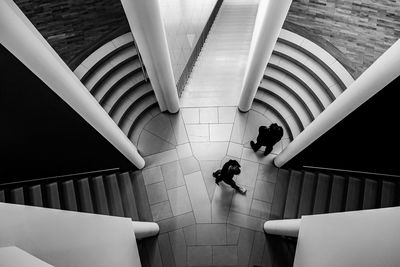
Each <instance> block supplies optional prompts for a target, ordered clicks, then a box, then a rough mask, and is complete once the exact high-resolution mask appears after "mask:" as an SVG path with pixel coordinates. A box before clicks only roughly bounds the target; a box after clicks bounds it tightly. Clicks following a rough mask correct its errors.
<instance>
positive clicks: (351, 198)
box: [345, 177, 362, 211]
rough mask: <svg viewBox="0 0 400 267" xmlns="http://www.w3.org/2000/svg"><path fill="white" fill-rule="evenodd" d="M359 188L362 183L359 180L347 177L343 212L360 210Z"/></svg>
mask: <svg viewBox="0 0 400 267" xmlns="http://www.w3.org/2000/svg"><path fill="white" fill-rule="evenodd" d="M361 187H362V183H361V180H360V179H358V178H354V177H349V179H348V183H347V194H346V205H345V211H352V210H359V209H360V197H361Z"/></svg>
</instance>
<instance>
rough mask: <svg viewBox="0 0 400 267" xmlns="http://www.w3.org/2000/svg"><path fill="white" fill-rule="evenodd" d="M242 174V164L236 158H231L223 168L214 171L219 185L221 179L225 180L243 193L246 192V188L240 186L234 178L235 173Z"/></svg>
mask: <svg viewBox="0 0 400 267" xmlns="http://www.w3.org/2000/svg"><path fill="white" fill-rule="evenodd" d="M238 174H240V164H239V162H237V161H236V160H232V159H231V160H229V161H228V162H226V163H225V164H224V166H222V169H220V170H217V171H216V172H214V173H213V176H214V177H215V183H216V184H217V185H219V183H220V182H221V181H224V182H225V183H226V184H228V185H230V186H231V187H232V188H233V189H235V190H236V191H238V192H240V193H241V194H245V193H246V191H247V190H246V189H245V188H243V187H240V186H238V185H237V184H236V183H235V181H234V180H233V176H234V175H238Z"/></svg>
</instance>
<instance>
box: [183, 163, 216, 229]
mask: <svg viewBox="0 0 400 267" xmlns="http://www.w3.org/2000/svg"><path fill="white" fill-rule="evenodd" d="M185 182H186V186H187V189H188V193H189V197H190V202H191V203H192V208H193V212H194V216H195V218H196V222H197V223H211V204H210V201H209V198H208V193H207V189H206V186H205V184H204V180H203V176H202V174H201V172H200V171H198V172H194V173H192V174H189V175H185Z"/></svg>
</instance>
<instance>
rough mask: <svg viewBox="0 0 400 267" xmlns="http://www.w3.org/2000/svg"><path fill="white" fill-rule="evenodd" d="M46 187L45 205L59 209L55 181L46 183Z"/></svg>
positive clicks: (58, 196) (58, 197)
mask: <svg viewBox="0 0 400 267" xmlns="http://www.w3.org/2000/svg"><path fill="white" fill-rule="evenodd" d="M45 188H46V203H45V205H46V207H48V208H52V209H61V205H60V195H59V193H58V184H57V182H54V183H50V184H47V185H46V186H45Z"/></svg>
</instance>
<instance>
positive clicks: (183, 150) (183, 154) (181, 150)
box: [176, 143, 193, 159]
mask: <svg viewBox="0 0 400 267" xmlns="http://www.w3.org/2000/svg"><path fill="white" fill-rule="evenodd" d="M176 151H177V152H178V157H179V159H183V158H187V157H191V156H193V153H192V148H191V147H190V143H186V144H182V145H178V146H176Z"/></svg>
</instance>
